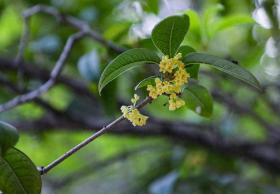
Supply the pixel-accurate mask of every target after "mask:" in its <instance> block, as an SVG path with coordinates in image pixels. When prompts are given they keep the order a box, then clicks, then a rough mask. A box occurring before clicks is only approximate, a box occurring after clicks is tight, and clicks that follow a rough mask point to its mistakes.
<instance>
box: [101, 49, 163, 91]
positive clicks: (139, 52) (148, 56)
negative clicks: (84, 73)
mask: <svg viewBox="0 0 280 194" xmlns="http://www.w3.org/2000/svg"><path fill="white" fill-rule="evenodd" d="M159 62H160V58H159V57H158V56H157V54H156V53H154V52H153V51H150V50H148V49H143V48H136V49H131V50H128V51H126V52H124V53H122V54H120V55H119V56H117V57H116V58H115V59H114V60H113V61H111V63H109V64H108V65H107V66H106V68H105V69H104V71H103V73H102V74H101V77H100V80H99V84H98V90H99V93H101V91H102V89H103V88H104V87H105V86H106V85H107V84H108V83H110V82H111V81H113V80H114V79H116V78H117V77H118V76H119V75H121V74H122V73H124V72H126V71H127V70H129V69H131V68H134V67H137V66H139V65H143V64H151V63H152V64H157V63H159Z"/></svg>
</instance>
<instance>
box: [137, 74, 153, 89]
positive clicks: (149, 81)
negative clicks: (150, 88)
mask: <svg viewBox="0 0 280 194" xmlns="http://www.w3.org/2000/svg"><path fill="white" fill-rule="evenodd" d="M155 78H156V76H150V77H147V78H145V79H143V80H142V81H140V82H139V83H138V84H137V85H136V86H135V88H134V90H138V89H139V88H143V87H145V86H147V85H155Z"/></svg>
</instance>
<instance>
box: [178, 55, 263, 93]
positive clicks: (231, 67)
mask: <svg viewBox="0 0 280 194" xmlns="http://www.w3.org/2000/svg"><path fill="white" fill-rule="evenodd" d="M183 61H184V63H185V64H207V65H211V66H212V67H214V68H216V69H218V70H220V71H222V72H224V73H227V74H228V75H230V76H232V77H235V78H237V79H239V80H241V81H243V82H245V83H247V84H249V85H251V86H253V87H255V88H257V89H260V84H259V82H258V80H257V79H256V78H255V77H254V75H253V74H251V73H250V72H249V71H247V70H246V69H244V68H243V67H241V66H239V65H237V64H235V63H232V62H230V61H228V60H225V59H222V58H219V57H216V56H212V55H208V54H204V53H191V54H189V55H187V56H186V57H185V58H184V59H183Z"/></svg>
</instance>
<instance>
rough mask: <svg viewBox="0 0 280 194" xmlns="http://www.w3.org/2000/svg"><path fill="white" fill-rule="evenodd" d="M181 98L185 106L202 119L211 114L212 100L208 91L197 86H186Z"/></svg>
mask: <svg viewBox="0 0 280 194" xmlns="http://www.w3.org/2000/svg"><path fill="white" fill-rule="evenodd" d="M182 98H183V99H184V100H185V102H186V106H187V107H188V108H189V109H191V110H193V111H194V112H196V113H197V114H199V115H201V116H203V117H210V116H211V115H212V112H213V99H212V96H211V95H210V94H209V92H208V90H207V89H206V88H205V87H203V86H201V85H198V84H192V85H188V86H187V87H186V88H185V90H184V93H183V95H182Z"/></svg>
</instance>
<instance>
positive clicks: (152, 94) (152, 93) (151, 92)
mask: <svg viewBox="0 0 280 194" xmlns="http://www.w3.org/2000/svg"><path fill="white" fill-rule="evenodd" d="M147 91H149V96H150V97H151V98H152V99H156V98H157V97H158V95H157V90H156V88H155V87H153V86H152V85H148V86H147Z"/></svg>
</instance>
